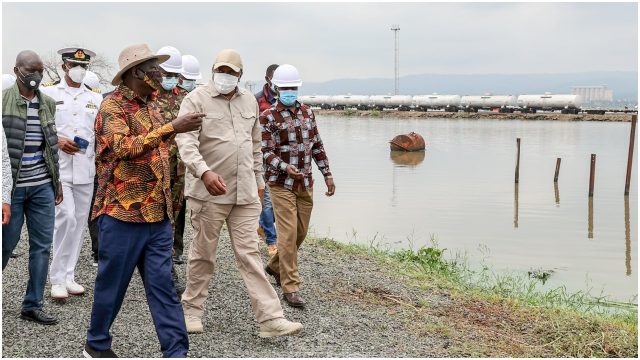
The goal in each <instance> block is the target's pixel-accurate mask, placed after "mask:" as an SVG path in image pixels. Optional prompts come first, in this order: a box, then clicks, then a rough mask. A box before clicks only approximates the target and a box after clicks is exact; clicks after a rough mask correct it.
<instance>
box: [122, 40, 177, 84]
mask: <svg viewBox="0 0 640 360" xmlns="http://www.w3.org/2000/svg"><path fill="white" fill-rule="evenodd" d="M151 59H158V64H161V63H163V62H165V61H167V60H168V59H169V55H156V54H154V53H153V51H151V49H150V48H149V45H147V44H136V45H131V46H128V47H126V48H124V50H122V52H121V53H120V56H119V57H118V65H119V66H120V71H118V73H117V74H116V76H114V77H113V80H111V84H112V85H115V86H117V85H119V84H120V83H121V82H122V74H124V73H125V72H126V71H127V70H129V69H131V68H132V67H134V66H136V65H138V64H140V63H143V62H145V61H147V60H151Z"/></svg>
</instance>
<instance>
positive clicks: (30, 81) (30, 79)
mask: <svg viewBox="0 0 640 360" xmlns="http://www.w3.org/2000/svg"><path fill="white" fill-rule="evenodd" d="M18 72H19V73H20V76H22V79H20V77H18V79H19V80H20V81H21V82H22V83H23V84H24V86H26V87H27V89H29V90H35V89H37V88H38V86H40V82H41V81H42V75H40V73H39V72H37V71H36V72H32V73H31V74H27V75H24V74H23V73H22V71H20V68H18Z"/></svg>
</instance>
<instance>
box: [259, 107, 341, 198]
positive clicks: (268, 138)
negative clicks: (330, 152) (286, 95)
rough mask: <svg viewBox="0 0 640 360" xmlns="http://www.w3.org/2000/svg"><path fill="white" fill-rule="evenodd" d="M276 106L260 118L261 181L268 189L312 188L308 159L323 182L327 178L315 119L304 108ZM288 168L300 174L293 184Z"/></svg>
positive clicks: (326, 161) (327, 169)
mask: <svg viewBox="0 0 640 360" xmlns="http://www.w3.org/2000/svg"><path fill="white" fill-rule="evenodd" d="M293 109H294V110H293V112H292V110H291V108H290V107H287V106H284V105H282V103H281V102H277V103H276V105H275V106H274V107H272V108H271V109H268V110H265V111H264V112H263V113H262V114H261V115H260V128H261V130H262V153H263V157H264V163H265V164H266V168H267V169H266V172H265V177H266V179H267V181H268V182H269V185H279V186H282V187H284V188H286V189H289V190H294V189H299V186H304V188H305V189H310V188H312V187H313V178H312V169H311V158H313V160H314V161H315V162H316V165H317V166H318V169H320V172H322V175H323V176H324V177H325V178H326V177H327V176H331V171H330V170H329V159H327V154H326V152H325V150H324V145H323V144H322V140H321V139H320V134H319V133H318V128H317V126H316V118H315V115H314V114H313V111H311V109H309V108H308V107H307V106H306V105H303V104H300V103H299V102H296V105H295V107H293ZM289 164H292V165H294V166H295V167H296V168H298V171H300V172H302V173H303V174H304V178H303V179H301V180H294V179H293V178H292V177H290V176H289V174H288V173H287V166H288V165H289Z"/></svg>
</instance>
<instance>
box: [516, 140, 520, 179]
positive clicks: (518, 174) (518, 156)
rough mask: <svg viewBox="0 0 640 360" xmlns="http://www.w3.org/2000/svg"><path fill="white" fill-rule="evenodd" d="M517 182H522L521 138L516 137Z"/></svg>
mask: <svg viewBox="0 0 640 360" xmlns="http://www.w3.org/2000/svg"><path fill="white" fill-rule="evenodd" d="M516 146H517V153H516V184H517V183H519V182H520V138H517V139H516Z"/></svg>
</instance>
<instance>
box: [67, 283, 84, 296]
mask: <svg viewBox="0 0 640 360" xmlns="http://www.w3.org/2000/svg"><path fill="white" fill-rule="evenodd" d="M67 292H68V293H69V294H71V295H83V294H84V287H83V286H82V285H80V284H78V283H77V282H75V281H67Z"/></svg>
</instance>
